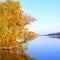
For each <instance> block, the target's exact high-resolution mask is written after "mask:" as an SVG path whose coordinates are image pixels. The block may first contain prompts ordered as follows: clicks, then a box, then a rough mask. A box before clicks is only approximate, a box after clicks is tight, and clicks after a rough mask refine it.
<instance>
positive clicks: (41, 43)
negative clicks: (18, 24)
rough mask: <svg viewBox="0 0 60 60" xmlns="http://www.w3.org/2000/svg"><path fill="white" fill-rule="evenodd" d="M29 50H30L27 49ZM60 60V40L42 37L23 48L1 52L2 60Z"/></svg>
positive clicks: (0, 57) (25, 44)
mask: <svg viewBox="0 0 60 60" xmlns="http://www.w3.org/2000/svg"><path fill="white" fill-rule="evenodd" d="M27 48H28V49H27ZM35 59H36V60H60V39H59V38H56V37H54V38H50V37H48V36H40V37H38V38H36V39H35V40H32V41H30V42H28V43H24V44H23V46H21V48H20V49H19V48H12V49H11V50H0V60H35Z"/></svg>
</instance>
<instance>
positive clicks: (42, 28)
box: [18, 0, 60, 34]
mask: <svg viewBox="0 0 60 60" xmlns="http://www.w3.org/2000/svg"><path fill="white" fill-rule="evenodd" d="M18 1H19V2H20V3H21V6H22V10H23V11H25V12H26V13H28V14H31V15H32V16H34V17H35V18H36V19H37V21H36V22H33V23H31V24H30V25H28V26H27V27H28V28H29V29H30V30H32V31H35V32H37V33H39V34H45V33H51V32H59V31H60V0H18Z"/></svg>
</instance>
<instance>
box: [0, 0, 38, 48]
mask: <svg viewBox="0 0 60 60" xmlns="http://www.w3.org/2000/svg"><path fill="white" fill-rule="evenodd" d="M35 20H36V19H35V18H34V17H32V16H31V15H28V14H25V13H24V12H23V11H22V10H21V5H20V3H19V2H18V1H15V0H6V2H1V3H0V47H16V46H18V47H19V46H21V42H20V43H19V42H17V40H18V39H20V40H21V41H30V40H33V39H35V38H36V37H37V36H38V34H36V33H34V32H32V31H29V30H28V28H25V26H26V25H28V24H30V23H31V22H33V21H35Z"/></svg>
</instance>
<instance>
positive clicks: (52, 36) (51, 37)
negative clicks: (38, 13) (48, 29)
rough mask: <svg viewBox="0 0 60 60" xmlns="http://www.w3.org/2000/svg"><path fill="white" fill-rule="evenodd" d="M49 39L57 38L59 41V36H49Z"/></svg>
mask: <svg viewBox="0 0 60 60" xmlns="http://www.w3.org/2000/svg"><path fill="white" fill-rule="evenodd" d="M49 37H50V38H57V39H60V36H49Z"/></svg>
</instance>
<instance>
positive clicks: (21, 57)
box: [0, 47, 36, 60]
mask: <svg viewBox="0 0 60 60" xmlns="http://www.w3.org/2000/svg"><path fill="white" fill-rule="evenodd" d="M25 51H26V47H25V48H21V49H18V48H13V49H11V50H3V49H0V60H36V59H35V58H32V57H30V56H29V55H27V54H26V53H25Z"/></svg>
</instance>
